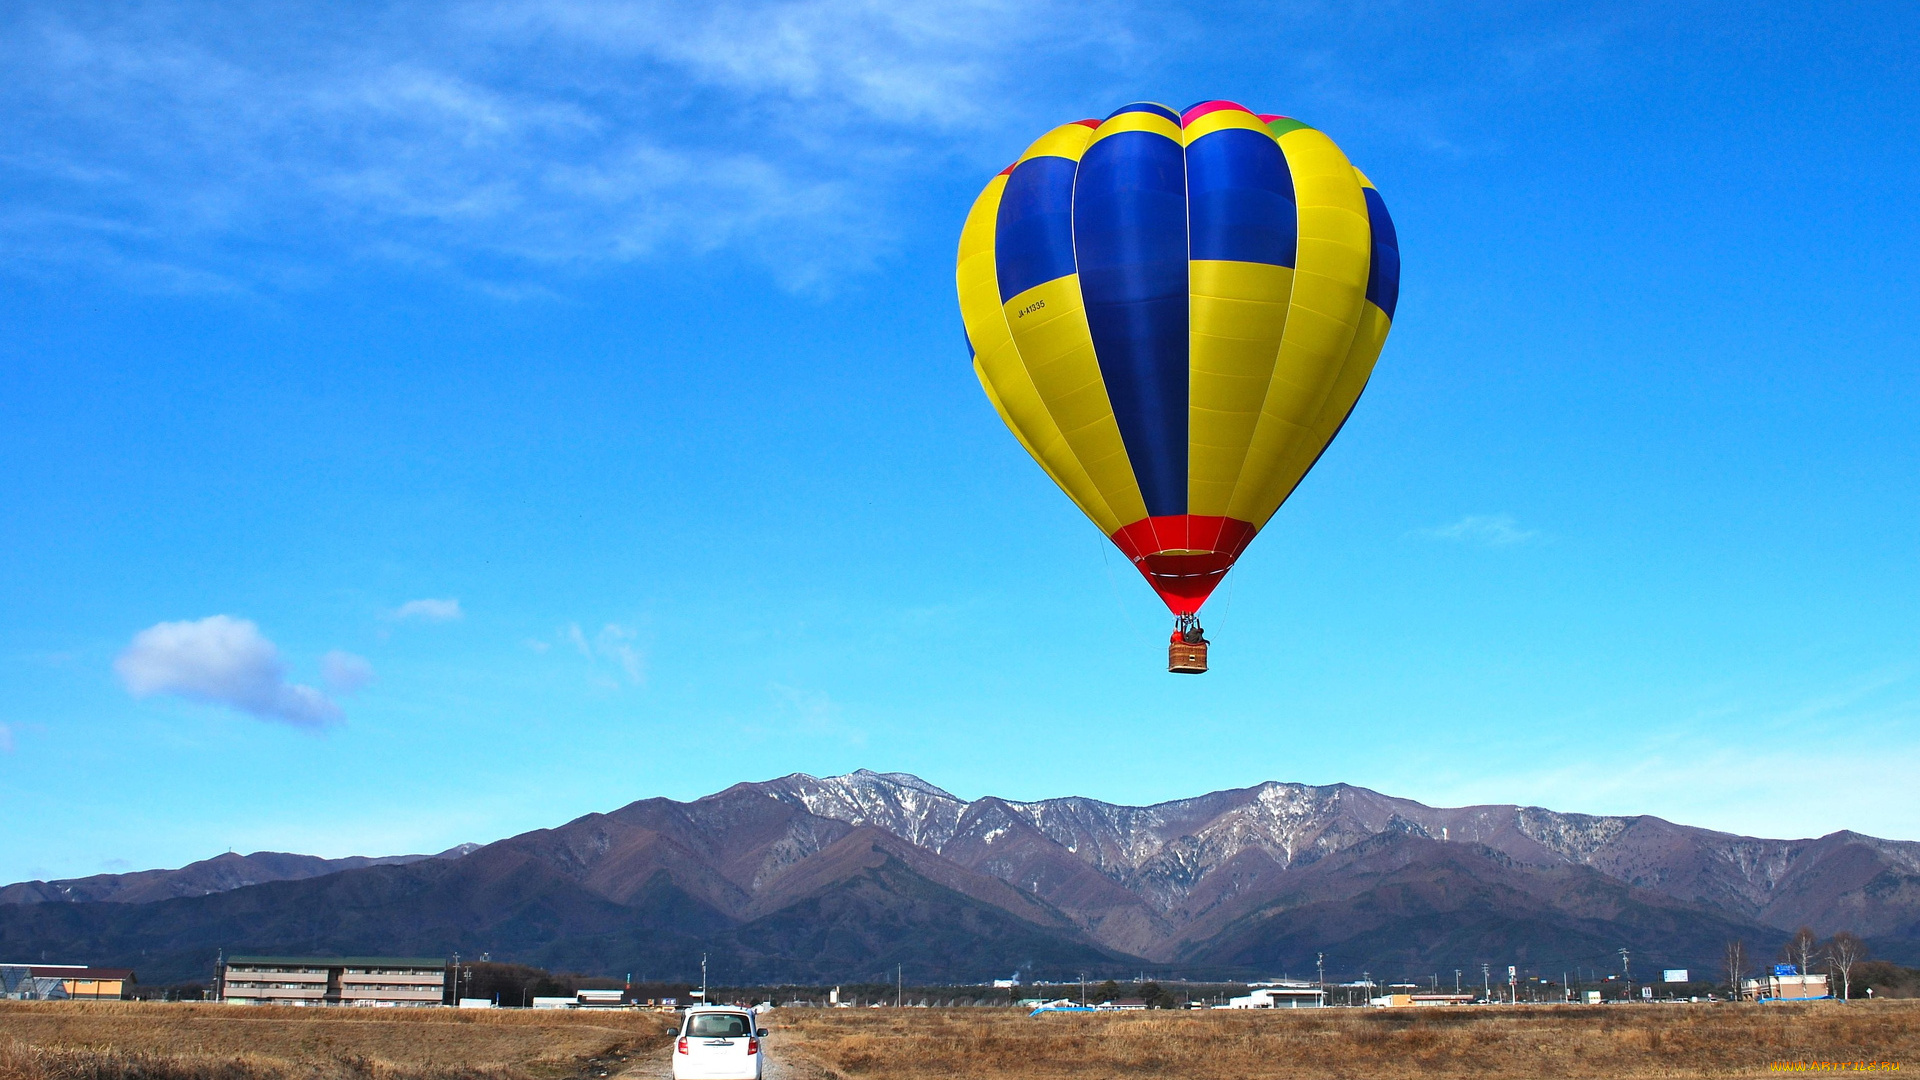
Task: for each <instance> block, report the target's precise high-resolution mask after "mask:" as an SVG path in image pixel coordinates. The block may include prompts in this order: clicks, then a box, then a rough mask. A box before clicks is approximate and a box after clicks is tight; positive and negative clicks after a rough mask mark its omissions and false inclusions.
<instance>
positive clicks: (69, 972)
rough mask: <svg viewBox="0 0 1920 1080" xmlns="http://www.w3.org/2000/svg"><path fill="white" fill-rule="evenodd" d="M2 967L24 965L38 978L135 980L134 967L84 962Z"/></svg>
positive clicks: (15, 965) (5, 965) (14, 965)
mask: <svg viewBox="0 0 1920 1080" xmlns="http://www.w3.org/2000/svg"><path fill="white" fill-rule="evenodd" d="M0 967H23V968H26V969H28V970H29V971H30V972H32V974H33V977H34V978H36V979H119V980H121V981H122V982H131V981H132V980H133V969H132V968H97V967H87V966H86V965H84V964H4V965H0Z"/></svg>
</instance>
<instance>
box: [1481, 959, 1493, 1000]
mask: <svg viewBox="0 0 1920 1080" xmlns="http://www.w3.org/2000/svg"><path fill="white" fill-rule="evenodd" d="M1491 967H1492V965H1490V964H1481V965H1480V991H1481V993H1482V994H1484V995H1485V996H1486V999H1487V1000H1488V1001H1492V1000H1493V976H1492V974H1490V970H1489V969H1490V968H1491Z"/></svg>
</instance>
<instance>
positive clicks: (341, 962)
mask: <svg viewBox="0 0 1920 1080" xmlns="http://www.w3.org/2000/svg"><path fill="white" fill-rule="evenodd" d="M226 962H227V963H229V964H286V965H290V966H291V965H298V966H301V967H431V968H443V967H446V966H447V958H446V957H444V956H229V957H227V961H226Z"/></svg>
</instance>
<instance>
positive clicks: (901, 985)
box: [893, 964, 907, 1009]
mask: <svg viewBox="0 0 1920 1080" xmlns="http://www.w3.org/2000/svg"><path fill="white" fill-rule="evenodd" d="M905 970H906V966H905V965H903V964H895V965H893V1007H894V1008H896V1009H897V1008H899V1007H900V997H901V995H902V994H904V993H906V990H907V977H906V976H905V975H903V974H902V972H904V971H905Z"/></svg>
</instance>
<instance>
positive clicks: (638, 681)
mask: <svg viewBox="0 0 1920 1080" xmlns="http://www.w3.org/2000/svg"><path fill="white" fill-rule="evenodd" d="M560 637H561V640H563V641H565V642H567V643H568V644H570V645H572V646H573V649H574V651H575V652H577V653H579V654H580V655H581V656H582V657H584V658H585V659H586V660H588V661H589V662H590V663H592V664H593V665H594V667H595V668H596V670H597V669H599V667H600V665H601V664H602V663H607V664H611V665H612V666H613V667H614V668H615V669H616V670H617V671H619V672H620V674H621V675H624V676H625V677H626V681H627V682H628V683H629V684H631V685H633V686H641V685H644V684H645V683H646V681H647V657H646V653H645V652H644V651H643V650H642V649H641V648H640V646H639V645H638V644H637V642H638V640H639V637H640V631H639V630H638V629H637V628H635V627H631V626H622V625H621V624H619V623H608V624H606V625H605V626H602V627H601V628H600V631H599V633H597V634H595V635H593V637H591V638H589V637H588V636H587V633H586V631H584V630H582V629H581V628H580V624H579V623H568V624H567V625H566V626H564V627H562V628H561V630H560ZM527 644H528V645H529V646H530V647H531V646H534V645H536V644H537V645H539V646H540V647H539V648H535V649H534V651H535V652H546V651H547V650H546V647H545V645H546V643H545V642H533V641H529V642H527ZM597 681H599V682H600V683H601V685H603V686H605V687H607V688H608V689H612V688H614V687H616V686H618V685H619V681H618V680H616V679H608V678H605V677H604V676H602V677H600V678H598V680H597Z"/></svg>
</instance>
